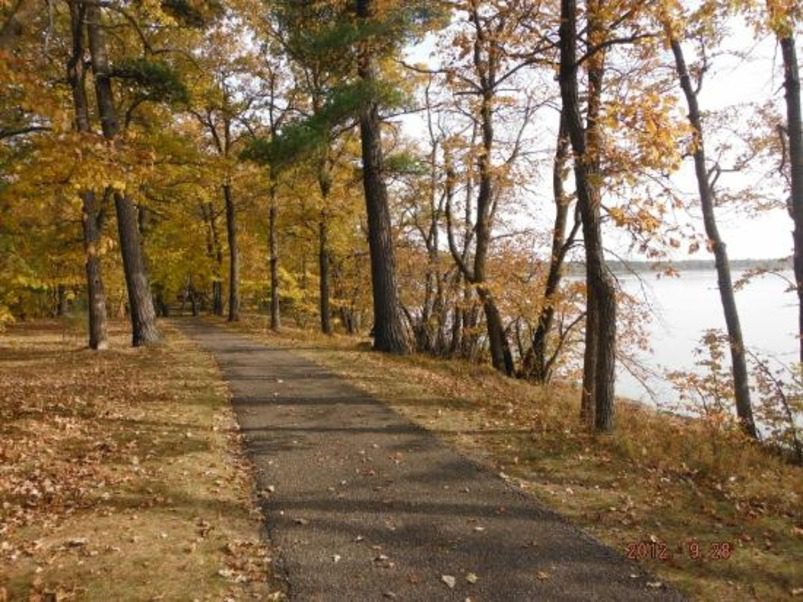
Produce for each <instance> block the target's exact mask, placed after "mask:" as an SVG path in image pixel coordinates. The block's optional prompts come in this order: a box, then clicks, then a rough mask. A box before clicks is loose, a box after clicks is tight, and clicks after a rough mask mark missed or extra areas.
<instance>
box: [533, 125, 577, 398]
mask: <svg viewBox="0 0 803 602" xmlns="http://www.w3.org/2000/svg"><path fill="white" fill-rule="evenodd" d="M556 148H557V150H556V151H555V161H554V163H553V167H552V193H553V199H554V201H555V225H554V227H553V229H552V253H551V255H550V258H549V273H548V274H547V278H546V284H545V285H544V304H543V308H542V309H541V312H540V314H539V315H538V325H537V326H536V329H535V333H533V340H532V349H531V352H530V355H529V356H528V358H527V359H528V363H529V364H530V365H529V366H525V371H526V372H527V373H528V376H530V377H531V378H533V379H534V380H535V381H536V382H538V383H545V382H547V381H548V380H549V377H550V372H551V363H550V362H549V360H548V359H547V343H548V342H549V336H550V334H551V332H552V325H553V322H554V320H555V295H557V293H558V288H559V287H560V281H561V277H562V270H563V261H564V259H565V257H566V253H567V252H568V245H569V244H571V242H572V241H573V239H574V236H573V235H572V236H570V237H569V240H568V243H567V236H566V226H567V224H568V217H569V208H570V200H569V199H568V198H567V196H566V191H565V190H564V186H563V177H564V176H563V174H564V171H565V169H566V163H567V161H568V159H569V138H568V135H567V132H566V118H565V117H564V115H563V111H561V117H560V126H559V127H558V142H557V147H556Z"/></svg>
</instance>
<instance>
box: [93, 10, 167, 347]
mask: <svg viewBox="0 0 803 602" xmlns="http://www.w3.org/2000/svg"><path fill="white" fill-rule="evenodd" d="M100 21H101V11H100V6H99V5H97V4H87V5H86V23H87V31H88V33H89V50H90V55H91V59H92V69H93V71H94V74H95V91H96V94H97V100H98V110H99V112H100V119H101V126H102V129H103V135H104V137H105V138H106V139H107V140H114V138H115V137H116V136H117V133H118V130H119V125H118V122H117V110H116V108H115V106H114V96H113V93H112V82H111V74H110V70H109V60H108V57H107V55H106V41H105V39H104V36H103V30H102V28H101V23H100ZM114 206H115V210H116V213H117V229H118V233H119V237H120V251H121V254H122V257H123V271H124V272H125V281H126V287H127V288H128V303H129V307H130V310H131V311H130V313H131V328H132V343H133V345H134V347H138V346H140V345H149V344H153V343H156V342H158V341H159V338H160V337H159V330H158V329H157V328H156V312H155V311H154V308H153V297H152V296H151V290H150V284H149V283H148V275H147V273H146V271H145V262H144V260H143V257H142V245H141V242H140V238H139V227H138V220H137V209H136V207H135V206H134V203H133V202H132V201H131V199H129V198H128V197H126V196H125V195H123V194H122V193H120V192H115V193H114Z"/></svg>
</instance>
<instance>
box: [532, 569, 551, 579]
mask: <svg viewBox="0 0 803 602" xmlns="http://www.w3.org/2000/svg"><path fill="white" fill-rule="evenodd" d="M535 576H536V577H537V578H538V580H539V581H546V580H547V579H549V573H547V572H546V571H538V572H537V573H536V574H535Z"/></svg>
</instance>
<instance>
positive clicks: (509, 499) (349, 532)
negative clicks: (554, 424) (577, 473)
mask: <svg viewBox="0 0 803 602" xmlns="http://www.w3.org/2000/svg"><path fill="white" fill-rule="evenodd" d="M182 327H183V329H184V330H185V332H187V333H188V334H189V335H191V336H192V337H193V338H194V339H195V340H196V341H198V342H199V343H200V344H201V345H202V346H203V347H205V348H206V349H207V350H208V351H210V352H211V353H212V354H214V356H215V357H216V358H217V360H218V362H219V364H220V366H221V368H222V370H223V374H224V375H225V377H226V379H227V380H228V382H229V385H230V387H231V390H232V393H233V402H234V407H235V410H236V412H237V416H238V419H239V422H240V425H241V428H242V431H243V432H244V434H245V436H246V449H247V451H248V453H249V454H250V455H251V457H252V459H253V461H254V462H255V464H256V467H257V473H258V484H257V487H258V489H267V490H270V491H272V493H271V494H270V495H269V496H268V499H267V500H266V501H265V502H264V511H265V513H266V515H267V524H268V529H269V535H270V538H271V541H272V544H273V546H274V547H275V548H276V550H277V555H278V558H277V564H278V567H279V570H281V571H283V572H284V573H285V575H284V576H285V577H286V578H287V580H288V582H289V584H290V598H291V599H292V600H303V601H307V600H326V601H337V602H340V601H345V602H351V601H362V600H406V601H414V602H419V601H422V602H426V601H430V600H433V601H434V600H457V601H460V602H465V601H466V600H468V599H470V600H471V601H472V602H481V601H491V600H494V601H497V600H499V601H519V600H521V601H536V600H538V601H540V600H544V601H546V600H578V601H580V600H582V601H589V600H616V601H622V600H652V599H662V600H679V599H681V598H680V596H678V595H677V594H676V593H674V592H672V591H669V590H666V589H663V588H659V589H655V588H650V587H648V586H647V585H646V584H647V582H648V581H650V579H649V578H648V577H647V576H645V575H643V574H641V573H640V571H638V569H637V568H635V567H634V566H633V565H631V564H629V563H627V562H626V561H625V560H624V559H623V558H622V557H621V556H619V555H618V554H617V553H616V552H614V551H613V550H611V549H609V548H606V547H604V546H602V545H601V544H599V543H597V542H596V541H594V540H592V539H591V538H590V537H588V536H586V535H584V534H583V533H581V532H580V531H578V530H577V529H575V528H573V527H571V526H570V525H568V524H567V523H566V522H565V521H564V520H563V519H561V518H560V517H559V516H558V515H556V514H555V513H553V512H551V511H549V510H547V509H545V508H544V507H542V506H541V505H540V504H539V503H538V502H536V501H534V500H533V499H532V498H530V497H529V496H526V495H524V494H522V493H520V492H518V491H516V490H514V489H513V488H512V487H510V486H509V485H507V484H506V483H505V482H504V481H502V480H501V479H500V478H498V477H497V476H495V475H493V474H491V473H490V472H487V471H486V470H484V469H481V468H479V467H478V466H477V465H476V464H474V463H472V462H471V461H469V460H467V459H466V458H464V457H463V456H461V455H459V454H458V453H457V452H455V451H454V450H452V449H451V448H450V447H449V446H448V445H446V444H444V443H442V442H441V441H439V440H438V439H437V438H436V437H435V436H434V435H432V434H430V433H428V432H427V431H425V430H423V429H421V428H419V427H417V426H415V425H414V424H412V423H411V422H409V421H408V420H407V419H405V418H403V417H401V416H400V415H398V414H397V413H396V412H394V411H393V410H391V409H389V408H388V407H387V406H385V405H384V404H382V403H381V402H378V401H376V400H374V399H372V398H371V397H369V396H368V395H367V394H365V393H363V392H361V391H359V390H357V389H356V388H355V387H353V386H352V385H350V384H349V383H347V382H346V381H344V380H343V379H341V378H340V377H338V376H336V375H334V374H332V373H331V372H328V371H327V370H326V369H324V368H321V367H320V366H318V365H316V364H314V363H311V362H310V361H308V360H306V359H303V358H301V357H299V356H297V355H294V354H293V353H292V352H290V351H287V350H286V349H278V348H272V347H269V346H266V345H262V344H259V343H257V342H254V341H252V340H249V339H247V338H245V337H243V336H240V335H237V334H235V333H232V332H230V331H227V330H224V329H222V328H216V327H214V326H210V325H207V324H204V323H201V322H189V321H187V322H185V323H183V324H182ZM634 574H638V575H639V576H638V577H637V578H633V577H631V575H634ZM444 575H447V576H452V577H454V579H455V584H454V588H453V589H450V587H449V586H448V585H447V583H445V582H444V580H443V576H444ZM474 575H476V582H475V583H473V584H472V583H470V582H469V580H468V579H467V578H466V577H467V576H468V578H469V579H470V580H473V579H474V577H473V576H474ZM447 580H449V579H447Z"/></svg>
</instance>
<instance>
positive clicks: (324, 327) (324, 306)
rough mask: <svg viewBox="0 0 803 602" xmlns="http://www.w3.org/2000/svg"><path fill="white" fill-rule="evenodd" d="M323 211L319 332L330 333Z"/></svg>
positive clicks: (325, 227)
mask: <svg viewBox="0 0 803 602" xmlns="http://www.w3.org/2000/svg"><path fill="white" fill-rule="evenodd" d="M327 220H328V217H327V215H326V212H325V211H322V212H321V219H320V221H319V222H318V267H319V275H320V279H319V282H320V312H321V332H322V333H324V334H332V316H331V311H330V309H329V292H330V291H329V289H330V286H329V224H328V222H327Z"/></svg>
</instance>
